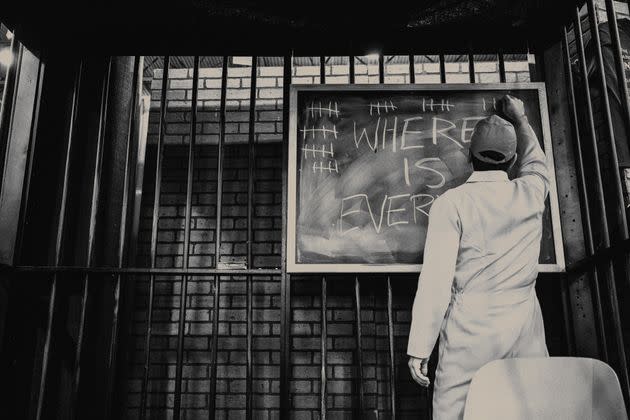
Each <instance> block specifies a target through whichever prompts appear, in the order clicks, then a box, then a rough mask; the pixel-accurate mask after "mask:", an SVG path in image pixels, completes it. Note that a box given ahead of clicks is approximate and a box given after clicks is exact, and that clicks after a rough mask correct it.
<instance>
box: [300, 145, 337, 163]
mask: <svg viewBox="0 0 630 420" xmlns="http://www.w3.org/2000/svg"><path fill="white" fill-rule="evenodd" d="M320 146H321V147H320ZM302 151H303V152H304V158H305V159H306V158H308V157H309V154H312V157H313V158H316V157H323V158H325V157H327V156H330V157H335V148H334V146H333V144H332V143H330V149H329V150H326V145H325V144H322V145H315V144H310V145H309V144H308V143H307V144H305V145H304V147H302Z"/></svg>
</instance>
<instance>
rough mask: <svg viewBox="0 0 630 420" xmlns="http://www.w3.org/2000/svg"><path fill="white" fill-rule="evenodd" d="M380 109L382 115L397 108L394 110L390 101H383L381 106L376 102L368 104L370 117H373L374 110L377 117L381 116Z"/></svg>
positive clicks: (394, 107)
mask: <svg viewBox="0 0 630 420" xmlns="http://www.w3.org/2000/svg"><path fill="white" fill-rule="evenodd" d="M381 109H383V112H384V113H388V112H389V111H394V110H396V109H398V108H396V106H395V105H394V103H393V102H392V101H384V102H383V103H382V104H381V103H380V102H376V103H373V104H370V115H373V111H374V110H376V114H377V115H381Z"/></svg>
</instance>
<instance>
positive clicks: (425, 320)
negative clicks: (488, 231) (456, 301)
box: [407, 196, 461, 358]
mask: <svg viewBox="0 0 630 420" xmlns="http://www.w3.org/2000/svg"><path fill="white" fill-rule="evenodd" d="M460 237H461V223H460V218H459V214H458V212H457V208H456V207H455V205H454V204H453V203H452V202H451V201H450V200H449V199H448V198H447V197H445V196H441V197H440V198H438V199H437V200H435V202H434V203H433V205H432V206H431V211H430V212H429V227H428V230H427V238H426V244H425V247H424V259H423V266H422V272H421V273H420V279H419V281H418V289H417V291H416V297H415V299H414V302H413V309H412V319H411V330H410V333H409V342H408V344H407V354H408V355H409V356H413V357H418V358H428V357H429V356H430V355H431V352H432V351H433V347H434V346H435V341H436V340H437V337H438V334H439V332H440V328H441V326H442V321H443V320H444V316H445V314H446V310H447V309H448V305H449V303H450V300H451V286H452V284H453V277H454V276H455V265H456V263H457V254H458V251H459V241H460Z"/></svg>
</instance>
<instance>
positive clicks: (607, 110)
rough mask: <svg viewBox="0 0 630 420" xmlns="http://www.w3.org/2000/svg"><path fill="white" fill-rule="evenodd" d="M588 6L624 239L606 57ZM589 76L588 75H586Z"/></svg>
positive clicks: (591, 6)
mask: <svg viewBox="0 0 630 420" xmlns="http://www.w3.org/2000/svg"><path fill="white" fill-rule="evenodd" d="M586 4H587V7H588V17H589V25H590V28H591V36H592V37H593V38H592V39H593V43H594V45H595V47H596V48H595V62H596V65H597V70H598V73H599V85H600V86H599V87H600V90H601V94H602V102H603V105H604V115H605V117H606V132H607V134H608V139H609V141H610V154H611V160H612V162H611V163H612V164H613V168H614V170H613V171H612V173H613V176H614V179H615V193H616V198H617V213H618V217H619V222H620V223H621V232H620V233H621V236H622V238H623V239H628V221H627V219H626V212H625V203H624V198H623V189H622V181H621V175H620V173H619V170H618V168H619V158H618V155H617V145H616V143H615V131H614V129H613V125H612V116H611V110H610V101H609V98H608V87H607V85H606V71H605V67H604V58H603V55H602V48H601V41H600V37H599V30H598V29H597V28H598V26H597V21H596V15H595V13H596V11H595V6H594V3H593V0H587V1H586ZM585 77H587V76H585Z"/></svg>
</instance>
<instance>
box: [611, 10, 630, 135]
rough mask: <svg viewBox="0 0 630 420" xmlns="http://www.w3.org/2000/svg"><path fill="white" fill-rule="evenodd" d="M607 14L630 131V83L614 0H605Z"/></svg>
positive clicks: (626, 125) (629, 130)
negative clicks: (624, 61) (627, 79)
mask: <svg viewBox="0 0 630 420" xmlns="http://www.w3.org/2000/svg"><path fill="white" fill-rule="evenodd" d="M605 3H606V14H607V16H608V28H609V30H610V38H611V41H612V48H613V56H614V57H615V68H616V71H617V84H618V87H619V92H621V95H620V96H621V98H620V101H621V106H622V109H623V117H624V119H623V120H624V124H625V127H626V133H630V108H629V106H628V85H627V84H626V73H625V69H624V63H623V58H622V55H621V40H620V37H619V25H617V14H616V13H615V7H614V4H613V1H612V0H605Z"/></svg>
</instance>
